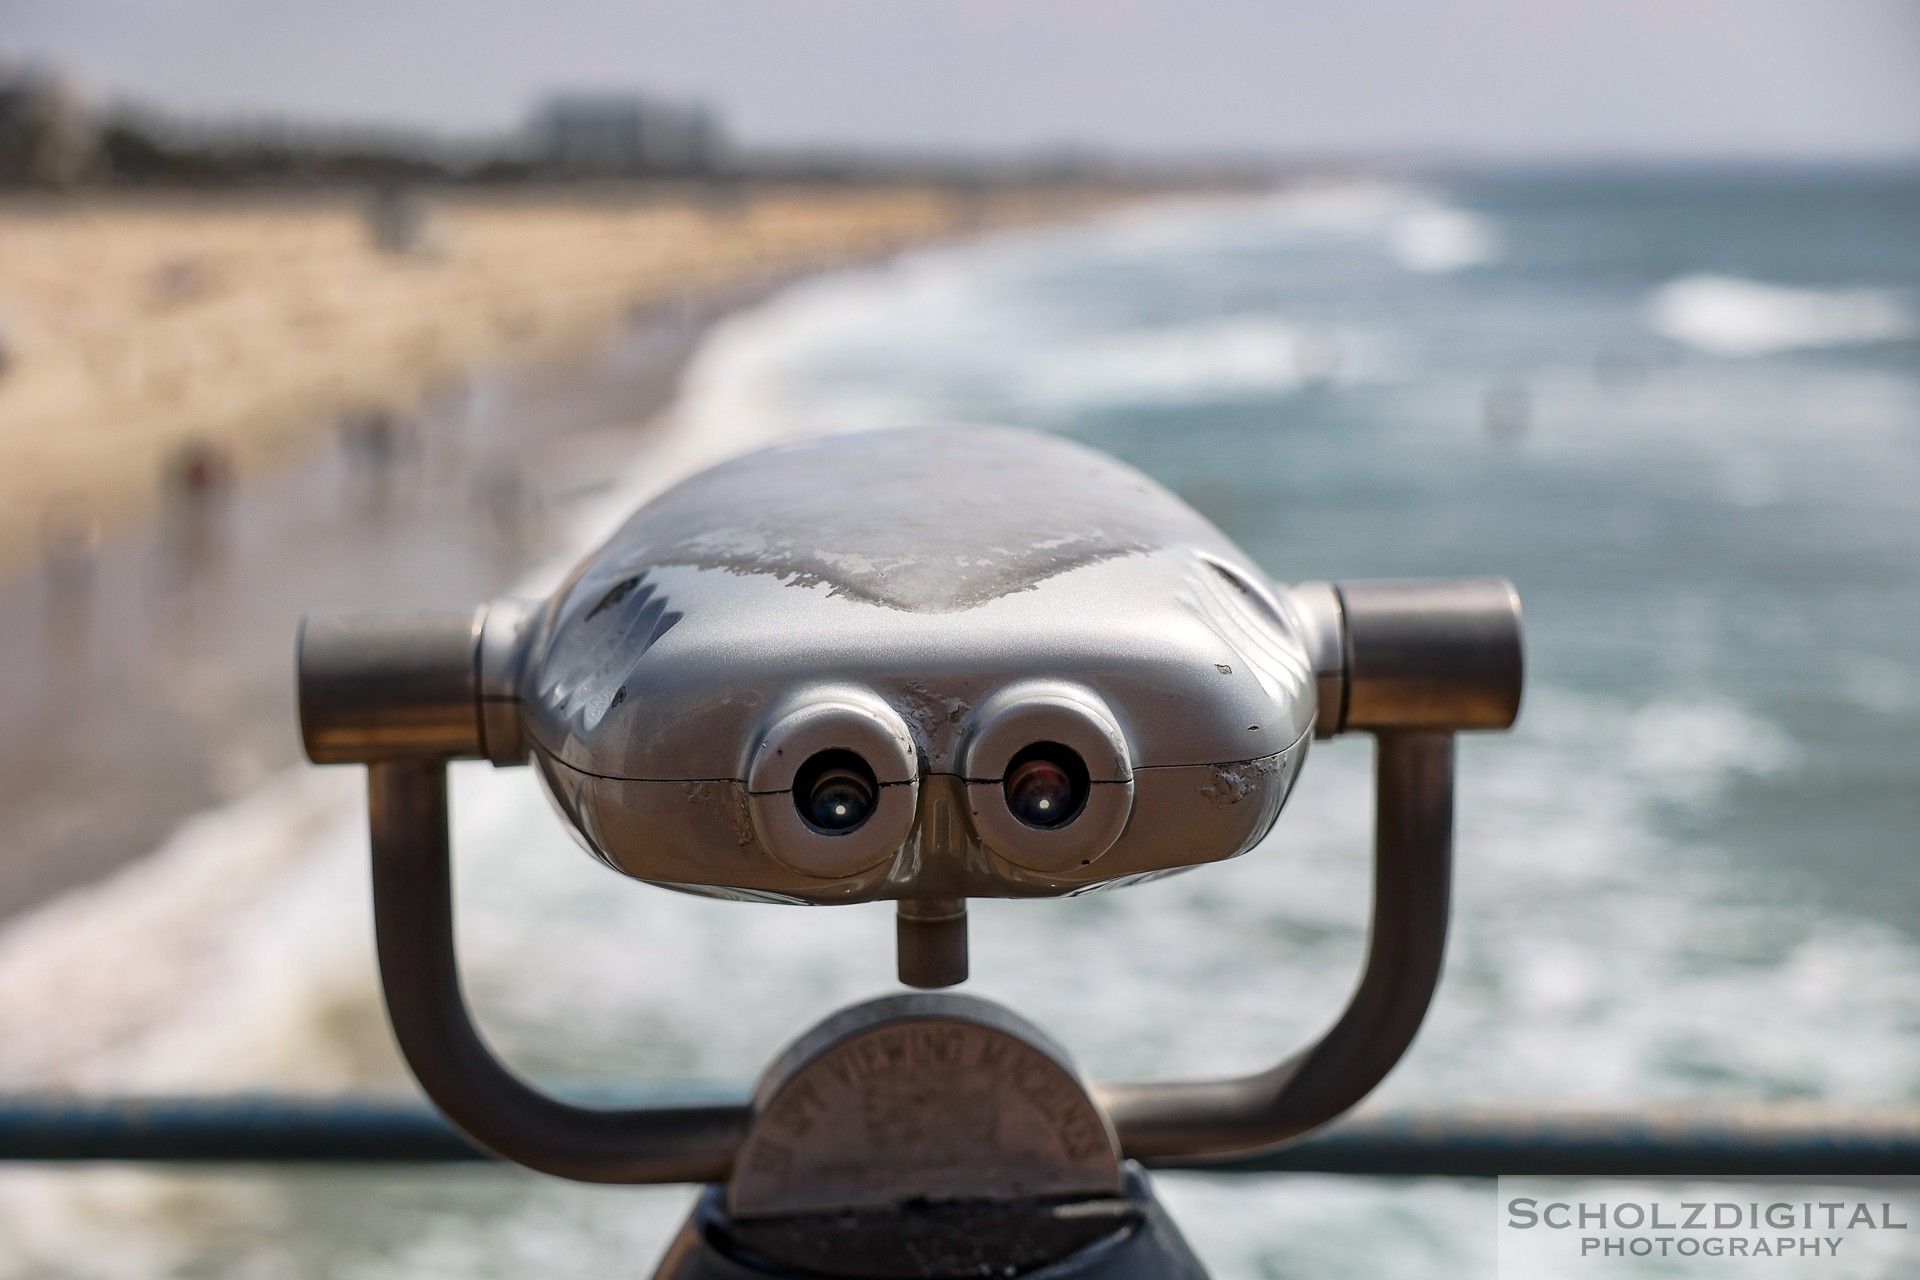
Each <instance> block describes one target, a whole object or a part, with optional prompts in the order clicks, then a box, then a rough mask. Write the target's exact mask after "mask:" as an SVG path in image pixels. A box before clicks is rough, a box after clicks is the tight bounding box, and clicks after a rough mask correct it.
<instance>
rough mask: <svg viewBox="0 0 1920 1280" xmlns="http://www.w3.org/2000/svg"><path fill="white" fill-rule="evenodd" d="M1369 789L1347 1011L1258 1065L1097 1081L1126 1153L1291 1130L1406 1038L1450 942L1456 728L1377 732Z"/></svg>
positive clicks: (1375, 1069)
mask: <svg viewBox="0 0 1920 1280" xmlns="http://www.w3.org/2000/svg"><path fill="white" fill-rule="evenodd" d="M1374 788H1375V817H1374V893H1373V897H1374V902H1373V927H1372V933H1371V935H1370V938H1369V941H1368V948H1367V966H1366V972H1365V974H1364V975H1363V976H1362V978H1361V980H1360V987H1359V989H1358V990H1357V991H1356V992H1355V993H1354V995H1353V998H1352V1000H1351V1001H1349V1003H1348V1005H1347V1008H1346V1011H1345V1012H1344V1013H1342V1014H1341V1015H1340V1018H1339V1020H1338V1021H1337V1022H1335V1023H1334V1025H1333V1027H1332V1028H1331V1029H1330V1030H1329V1031H1328V1032H1327V1033H1326V1034H1325V1035H1324V1036H1322V1037H1321V1038H1320V1040H1319V1041H1318V1042H1317V1043H1315V1044H1314V1045H1313V1046H1311V1047H1310V1048H1308V1049H1306V1050H1304V1051H1302V1052H1300V1053H1298V1054H1295V1055H1294V1056H1293V1057H1291V1058H1288V1059H1287V1060H1286V1061H1285V1062H1282V1063H1281V1064H1280V1065H1279V1066H1277V1067H1274V1068H1273V1069H1271V1070H1269V1071H1263V1072H1260V1073H1259V1074H1257V1075H1252V1076H1245V1077H1242V1078H1240V1079H1230V1080H1208V1081H1196V1082H1189V1083H1151V1084H1116V1085H1103V1086H1101V1087H1100V1088H1099V1089H1098V1090H1097V1093H1098V1096H1099V1098H1100V1100H1101V1101H1102V1102H1103V1103H1104V1104H1105V1106H1106V1108H1107V1111H1108V1114H1109V1115H1110V1116H1111V1117H1112V1118H1113V1123H1114V1128H1115V1129H1116V1130H1117V1131H1118V1132H1119V1135H1120V1146H1121V1149H1122V1150H1123V1151H1124V1152H1125V1153H1126V1154H1127V1155H1128V1156H1129V1157H1131V1158H1133V1159H1137V1160H1142V1161H1145V1162H1148V1163H1153V1162H1155V1161H1165V1160H1174V1159H1181V1160H1190V1159H1195V1158H1204V1157H1210V1156H1230V1155H1237V1154H1241V1153H1245V1152H1249V1151H1258V1150H1260V1149H1262V1148H1265V1147H1271V1146H1276V1145H1278V1144H1280V1143H1282V1142H1285V1141H1287V1140H1288V1139H1290V1138H1296V1137H1298V1136H1300V1135H1301V1134H1303V1133H1306V1132H1308V1131H1309V1130H1311V1129H1316V1128H1318V1127H1319V1126H1321V1125H1323V1124H1325V1123H1326V1122H1327V1121H1329V1120H1332V1119H1333V1118H1334V1117H1336V1116H1338V1115H1340V1114H1341V1113H1342V1112H1344V1111H1346V1110H1347V1109H1348V1108H1349V1107H1351V1106H1353V1105H1354V1104H1355V1103H1356V1102H1358V1101H1360V1099H1362V1098H1364V1097H1365V1096H1366V1095H1367V1094H1368V1093H1369V1092H1371V1091H1372V1089H1373V1087H1374V1086H1375V1085H1377V1084H1379V1083H1380V1081H1381V1080H1382V1079H1384V1078H1385V1077H1386V1074H1387V1072H1388V1071H1390V1070H1392V1069H1393V1065H1394V1064H1395V1063H1396V1062H1398V1061H1399V1060H1400V1057H1401V1055H1402V1054H1403V1053H1405V1052H1406V1050H1407V1046H1408V1045H1409V1044H1411V1043H1412V1041H1413V1037H1414V1033H1415V1032H1416V1031H1418V1030H1419V1028H1420V1022H1421V1020H1422V1019H1423V1018H1424V1017H1425V1016H1426V1011H1427V1006H1428V1004H1429V1003H1431V1001H1432V999H1433V991H1434V987H1435V985H1436V984H1437V983H1438V982H1439V979H1440V964H1441V960H1442V957H1443V955H1444V953H1445V950H1446V937H1447V912H1448V898H1449V891H1450V885H1451V878H1452V861H1453V736H1452V735H1451V734H1448V733H1437V732H1422V731H1417V730H1403V731H1398V732H1392V733H1382V734H1380V735H1379V736H1378V738H1377V742H1376V748H1375V778H1374Z"/></svg>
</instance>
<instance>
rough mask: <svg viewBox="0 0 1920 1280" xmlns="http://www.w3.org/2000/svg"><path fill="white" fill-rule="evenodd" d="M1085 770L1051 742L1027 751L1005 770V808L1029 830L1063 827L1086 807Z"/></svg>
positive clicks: (1039, 744)
mask: <svg viewBox="0 0 1920 1280" xmlns="http://www.w3.org/2000/svg"><path fill="white" fill-rule="evenodd" d="M1087 785H1088V784H1087V766H1086V765H1085V764H1084V763H1082V761H1081V759H1080V757H1079V756H1077V755H1075V754H1074V753H1073V752H1072V751H1069V750H1068V749H1067V748H1065V747H1063V746H1061V745H1060V744H1058V743H1055V742H1040V743H1035V744H1034V745H1033V746H1031V747H1028V748H1027V749H1026V750H1025V751H1022V752H1021V753H1020V754H1019V755H1017V756H1015V757H1014V758H1013V762H1012V763H1011V764H1010V765H1008V766H1007V781H1006V791H1007V808H1008V809H1010V810H1012V811H1013V816H1014V817H1016V818H1018V819H1019V820H1020V821H1021V822H1023V823H1025V824H1026V825H1027V826H1029V827H1040V828H1046V827H1063V826H1065V825H1066V824H1067V823H1069V822H1072V821H1073V820H1074V819H1075V818H1077V817H1079V816H1080V810H1081V808H1082V807H1084V806H1085V804H1086V803H1087Z"/></svg>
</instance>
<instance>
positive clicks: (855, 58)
mask: <svg viewBox="0 0 1920 1280" xmlns="http://www.w3.org/2000/svg"><path fill="white" fill-rule="evenodd" d="M0 42H4V45H5V46H6V47H8V48H10V49H11V50H12V51H13V52H15V53H17V54H27V55H34V56H44V57H49V58H53V59H56V60H58V61H60V62H63V63H65V64H66V65H68V66H69V67H71V68H72V69H73V70H75V71H76V72H77V73H78V74H79V76H80V78H81V79H82V81H83V83H84V84H86V85H87V86H88V87H89V88H90V89H92V90H93V91H94V92H95V93H96V94H99V95H101V96H114V95H124V96H129V97H133V98H138V99H142V100H145V101H149V102H152V103H156V104H160V105H163V106H167V107H172V108H176V109H181V110H186V111H195V112H198V111H227V110H233V109H244V110H248V111H257V112H267V113H272V114H276V115H292V116H301V117H318V118H324V119H334V120H355V121H382V122H394V123H407V124H424V125H429V126H433V127H436V128H446V129H451V130H458V131H468V130H480V129H494V128H499V127H502V126H505V125H508V124H511V123H513V122H515V121H517V120H518V119H519V118H520V117H521V116H522V115H523V114H524V113H525V111H526V109H527V107H528V106H529V105H530V104H531V103H532V102H533V101H534V100H535V99H537V98H538V97H539V96H540V95H542V94H544V93H547V92H549V91H552V90H554V89H562V88H587V89H650V90H654V91H657V92H662V93H666V94H670V95H679V96H687V97H698V98H703V99H706V100H708V101H710V102H712V103H713V104H715V105H716V106H718V107H719V108H720V109H721V111H722V112H723V113H724V115H725V117H726V120H727V122H728V124H729V126H730V128H731V129H732V131H733V132H734V134H735V135H736V136H737V137H739V138H741V139H742V140H744V141H746V142H749V143H781V144H790V143H816V142H824V143H857V144H878V145H885V146H926V145H932V146H939V147H960V148H994V149H1000V148H1010V147H1011V148H1023V149H1025V148H1036V147H1051V146H1058V145H1063V144H1068V145H1095V146H1101V147H1108V148H1118V149H1124V150H1129V151H1137V152H1146V153H1160V152H1167V151H1174V150H1194V149H1205V150H1212V151H1236V152H1245V151H1258V152H1267V153H1274V154H1279V155H1286V154H1301V153H1327V152H1352V151H1363V152H1370V153H1378V152H1393V153H1405V152H1423V153H1435V152H1437V153H1443V154H1448V155H1456V156H1459V155H1467V156H1484V157H1494V158H1521V157H1543V156H1544V157H1563V156H1572V157H1582V156H1585V157H1594V156H1641V157H1679V156H1700V155H1709V156H1715V155H1717V156H1733V157H1756V156H1817V157H1836V158H1840V157H1845V158H1852V157H1885V156H1904V157H1920V0H1464V2H1458V3H1456V2H1452V0H667V2H655V3H647V2H645V0H543V2H541V3H504V2H502V0H306V2H304V3H299V2H296V0H0Z"/></svg>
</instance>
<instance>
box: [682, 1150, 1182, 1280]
mask: <svg viewBox="0 0 1920 1280" xmlns="http://www.w3.org/2000/svg"><path fill="white" fill-rule="evenodd" d="M654 1275H655V1280H768V1278H770V1277H779V1278H781V1280H819V1278H820V1277H847V1278H848V1280H881V1278H882V1277H884V1278H885V1280H962V1278H963V1277H989V1276H992V1277H1003V1276H1024V1277H1028V1278H1029V1280H1054V1278H1055V1277H1067V1276H1072V1277H1074V1278H1075V1280H1206V1272H1205V1271H1204V1270H1203V1269H1202V1268H1201V1266H1200V1261H1199V1259H1198V1258H1196V1257H1195V1256H1194V1255H1193V1252H1192V1250H1190V1249H1189V1248H1188V1247H1187V1243H1186V1241H1185V1240H1183V1239H1182V1238H1181V1236H1180V1232H1179V1230H1178V1229H1177V1228H1175V1226H1174V1225H1173V1222H1172V1221H1171V1220H1170V1219H1169V1218H1168V1217H1167V1215H1166V1212H1165V1210H1163V1209H1162V1208H1161V1207H1160V1203H1159V1201H1158V1200H1156V1199H1155V1198H1154V1195H1153V1189H1152V1187H1151V1185H1150V1184H1149V1183H1148V1181H1147V1179H1146V1176H1145V1175H1144V1174H1143V1173H1142V1172H1141V1171H1140V1169H1139V1167H1138V1166H1137V1165H1133V1164H1129V1165H1128V1166H1127V1169H1126V1178H1125V1182H1124V1185H1123V1187H1122V1190H1121V1194H1119V1195H1118V1196H1099V1197H1095V1198H1091V1199H1075V1200H1053V1201H1024V1202H1022V1201H975V1202H964V1201H963V1202H953V1203H946V1204H908V1205H903V1206H898V1207H893V1208H887V1209H869V1210H852V1211H847V1212H840V1213H807V1214H794V1215H790V1216H785V1217H774V1218H757V1219H737V1218H734V1217H733V1216H732V1215H731V1214H729V1213H728V1211H727V1196H726V1188H725V1187H723V1186H718V1185H714V1186H709V1187H708V1188H707V1189H706V1190H705V1191H704V1192H703V1193H702V1194H701V1196H700V1199H699V1202H698V1203H697V1204H696V1205H695V1206H694V1210H693V1214H692V1216H691V1217H689V1218H688V1219H687V1223H686V1225H685V1226H684V1227H682V1228H681V1230H680V1234H679V1235H678V1236H677V1237H675V1239H674V1242H673V1244H672V1246H671V1247H670V1248H669V1249H668V1250H667V1255H666V1257H665V1258H664V1259H662V1261H661V1263H660V1267H659V1270H658V1271H656V1272H655V1273H654Z"/></svg>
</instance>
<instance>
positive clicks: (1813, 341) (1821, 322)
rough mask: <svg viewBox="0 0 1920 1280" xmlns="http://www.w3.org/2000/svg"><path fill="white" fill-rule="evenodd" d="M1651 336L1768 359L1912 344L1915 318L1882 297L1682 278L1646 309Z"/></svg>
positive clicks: (1721, 278) (1865, 292)
mask: <svg viewBox="0 0 1920 1280" xmlns="http://www.w3.org/2000/svg"><path fill="white" fill-rule="evenodd" d="M1646 322H1647V326H1648V328H1650V329H1651V330H1652V331H1653V332H1655V333H1657V334H1659V335H1661V336H1662V337H1665V338H1671V339H1672V340H1673V341H1675V342H1679V343H1683V344H1685V345H1686V346H1689V347H1692V348H1694V349H1695V350H1698V351H1704V352H1707V353H1709V354H1711V355H1717V356H1765V355H1772V354H1774V353H1776V352H1781V351H1791V350H1794V349H1796V348H1809V347H1841V346H1851V345H1854V344H1858V343H1870V342H1889V341H1894V340H1897V339H1901V338H1910V337H1913V336H1914V334H1915V332H1916V329H1915V324H1914V317H1913V314H1912V313H1911V312H1910V311H1909V310H1908V308H1907V307H1906V306H1905V305H1904V304H1903V303H1902V302H1901V301H1900V300H1899V299H1898V298H1896V297H1894V296H1893V295H1892V294H1889V293H1886V292H1883V291H1881V290H1877V289H1827V290H1821V289H1791V288H1787V287H1785V286H1782V285H1774V284H1763V283H1761V282H1759V281H1756V280H1742V279H1739V278H1737V277H1734V276H1713V275H1695V276H1684V277H1682V278H1680V279H1678V280H1675V281H1672V282H1671V283H1669V284H1666V285H1663V286H1661V287H1660V288H1659V289H1658V290H1656V291H1655V292H1654V294H1653V296H1652V297H1651V298H1649V299H1648V301H1647V306H1646Z"/></svg>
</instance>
